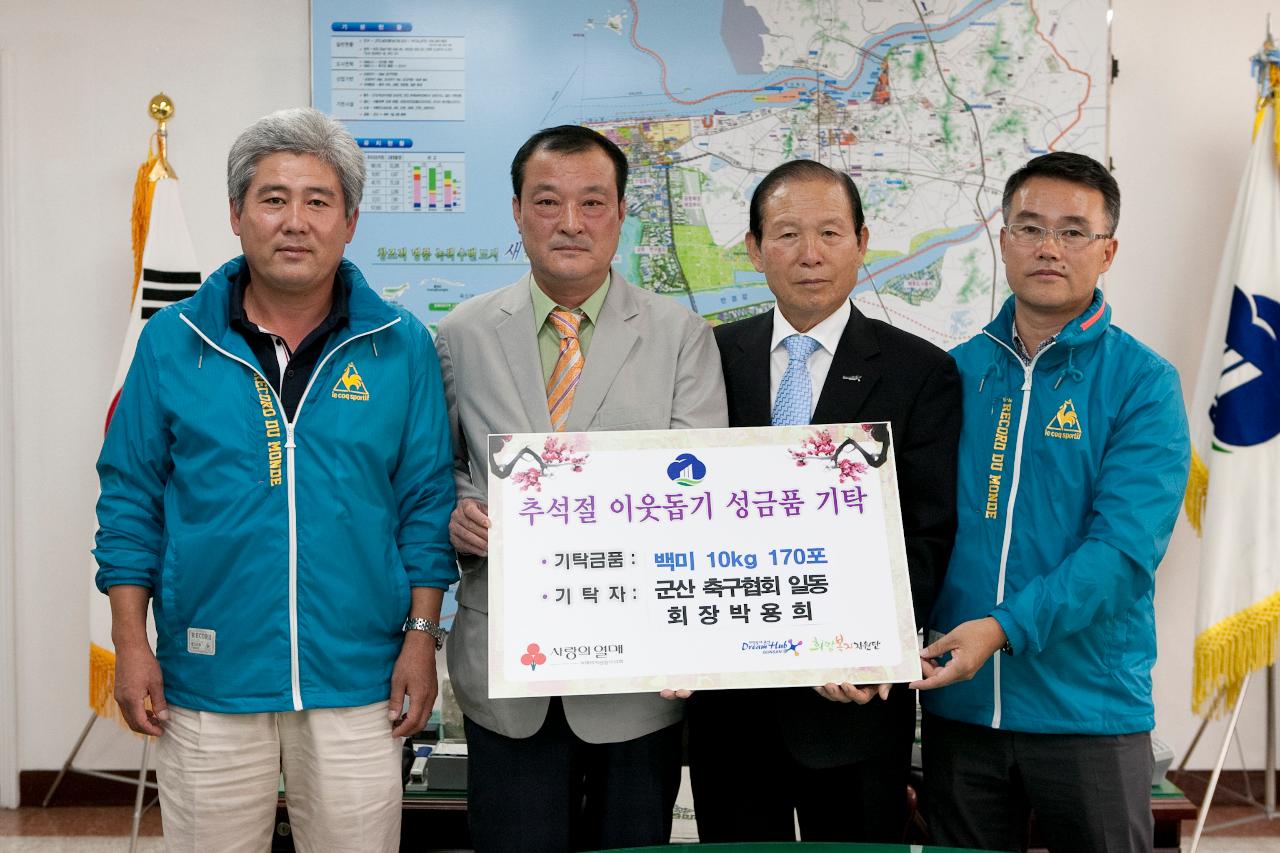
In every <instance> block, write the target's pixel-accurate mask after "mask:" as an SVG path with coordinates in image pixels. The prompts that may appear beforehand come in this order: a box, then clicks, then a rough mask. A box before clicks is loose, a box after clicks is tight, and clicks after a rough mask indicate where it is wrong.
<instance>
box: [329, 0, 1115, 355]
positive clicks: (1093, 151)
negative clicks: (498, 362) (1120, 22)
mask: <svg viewBox="0 0 1280 853" xmlns="http://www.w3.org/2000/svg"><path fill="white" fill-rule="evenodd" d="M311 9H312V88H313V93H312V98H313V103H314V105H315V106H316V107H317V108H319V109H322V110H324V111H326V112H329V113H331V114H333V115H335V116H337V117H338V118H340V119H342V120H343V121H345V122H346V123H347V124H348V126H349V127H350V128H351V130H352V133H353V134H354V135H355V136H356V137H357V138H358V139H359V140H360V142H361V145H363V146H364V147H365V150H366V153H367V154H368V162H369V184H368V188H367V190H366V193H365V198H364V204H363V206H362V216H361V219H360V225H359V228H358V230H357V233H356V238H355V241H354V242H353V243H352V244H351V246H349V247H348V252H347V255H348V257H350V258H351V259H352V260H353V261H355V262H356V263H357V264H358V265H359V266H360V267H361V269H363V270H364V272H365V274H366V275H367V276H368V277H369V280H370V282H371V283H372V284H373V285H374V287H375V289H377V290H379V291H380V292H381V293H382V295H383V296H384V297H385V298H387V299H393V300H396V301H398V302H400V303H401V304H403V305H404V306H405V307H407V308H409V309H410V310H411V311H413V312H414V313H416V314H417V315H418V316H419V317H421V318H422V319H423V320H424V321H425V322H427V323H428V324H429V325H433V324H435V323H436V322H438V321H439V319H440V318H441V317H442V316H443V315H444V314H445V313H446V312H448V311H449V309H450V308H452V307H453V306H455V305H457V304H458V303H459V302H461V301H462V300H464V299H466V298H468V297H470V296H474V295H476V294H478V293H483V292H485V291H488V290H491V289H494V288H496V287H500V286H502V285H505V284H508V283H510V282H512V281H514V280H515V279H516V278H517V277H519V276H520V275H521V274H522V273H523V271H524V270H525V269H526V268H527V260H526V258H525V255H524V252H523V247H522V245H521V242H520V237H519V234H518V233H517V231H516V228H515V225H514V223H513V221H512V217H511V182H510V175H509V169H510V164H511V158H512V156H513V155H514V153H515V151H516V148H518V147H519V145H520V143H521V142H522V141H523V140H524V139H525V138H526V137H527V136H528V135H529V134H530V133H532V132H533V131H535V130H537V129H539V128H542V127H546V126H549V125H553V124H566V123H580V124H586V125H589V126H591V127H593V128H596V129H597V130H599V131H600V132H601V133H604V134H606V135H608V136H609V137H610V138H611V139H613V140H614V141H616V142H617V143H618V144H619V145H620V146H621V147H622V149H623V150H624V151H625V152H626V154H627V157H628V159H629V161H630V164H631V168H632V178H631V181H630V185H629V188H628V194H627V201H628V216H627V220H626V223H625V225H624V228H623V234H622V240H621V244H620V245H619V249H618V257H617V263H618V265H619V266H620V268H621V269H622V271H623V273H624V274H626V275H627V276H628V277H629V278H630V279H631V281H633V282H635V283H637V284H639V285H640V286H642V287H646V288H650V289H652V290H655V291H658V292H661V293H665V294H670V295H671V296H672V298H675V299H680V300H682V301H683V302H685V303H686V304H688V305H689V306H691V307H692V308H693V309H694V310H695V311H697V312H698V313H699V314H702V315H704V316H705V317H707V318H708V319H709V320H710V321H712V322H715V323H718V322H725V321H728V320H733V319H737V318H740V317H743V316H747V315H750V314H753V313H756V312H759V311H762V310H765V309H767V308H768V307H769V306H770V305H771V304H772V300H771V297H770V294H769V291H768V288H766V287H765V285H764V280H763V276H761V275H760V274H759V273H757V272H756V271H755V270H754V269H753V268H752V266H751V263H750V260H749V259H748V257H747V254H746V251H745V248H744V246H743V242H742V240H743V235H744V233H745V231H746V226H747V203H748V200H749V199H750V197H751V191H752V190H753V189H754V187H755V185H756V184H757V183H758V182H759V180H760V179H761V177H763V176H764V174H765V173H767V172H768V171H769V169H771V168H772V167H774V166H776V165H777V164H779V163H781V162H783V161H785V160H788V159H791V158H796V157H805V158H811V159H815V160H819V161H821V162H823V163H826V164H827V165H830V166H832V167H833V168H837V169H841V170H845V171H847V172H848V173H849V174H850V175H851V176H852V177H853V179H854V181H855V182H856V183H857V185H858V187H859V189H860V191H861V193H862V196H863V200H864V204H865V208H866V212H867V217H868V225H869V227H870V230H871V244H870V245H871V251H870V252H869V254H868V256H867V264H866V266H865V268H864V269H863V271H862V274H861V276H860V279H859V282H858V286H857V289H856V290H855V295H854V298H855V300H856V301H857V303H858V305H859V307H860V308H861V309H862V310H863V312H864V313H866V314H868V315H869V316H874V317H879V318H881V319H887V320H889V321H890V322H892V323H893V324H895V325H897V326H900V327H902V328H905V329H907V330H909V331H911V332H914V333H916V334H920V335H923V336H924V337H927V338H929V339H930V340H933V341H934V342H936V343H938V344H940V345H942V346H944V347H949V346H952V345H954V344H956V343H957V342H959V341H961V340H963V339H964V338H966V337H968V336H969V335H970V334H972V333H973V332H974V331H975V330H976V329H977V328H978V327H980V326H981V325H982V324H983V323H984V322H985V321H986V320H987V319H988V318H989V317H990V316H991V313H992V306H993V305H995V304H998V303H999V301H1000V300H1001V299H1002V298H1003V296H1004V295H1005V293H1006V292H1007V291H1006V286H1005V284H1004V277H1003V270H1002V268H1001V267H1000V266H999V263H998V255H997V252H996V246H995V240H996V238H997V236H998V230H999V226H1000V215H999V208H1000V189H1001V187H1002V185H1003V182H1004V179H1005V178H1006V177H1007V176H1008V174H1009V173H1010V172H1012V171H1013V170H1014V169H1016V168H1017V167H1018V166H1019V165H1021V164H1022V163H1023V162H1025V161H1026V160H1027V159H1029V158H1030V157H1032V156H1034V155H1036V154H1039V153H1043V152H1045V151H1049V150H1073V151H1080V152H1083V153H1086V154H1090V155H1092V156H1094V157H1097V158H1099V159H1103V158H1104V157H1105V153H1106V124H1105V123H1106V102H1107V85H1108V79H1109V70H1110V59H1109V54H1108V37H1107V10H1108V3H1107V0H1018V2H1014V0H949V2H924V0H917V2H916V3H914V4H913V3H912V2H909V0H881V2H855V0H848V2H836V1H835V0H831V1H830V2H823V3H815V2H812V0H723V2H712V0H708V2H698V3H689V2H682V0H631V2H624V0H601V1H600V2H595V0H557V2H555V3H514V2H510V0H501V2H500V0H469V2H467V3H448V4H446V3H436V2H429V0H428V1H427V2H422V0H415V2H407V0H399V2H397V1H396V0H382V1H381V2H380V0H370V2H360V3H355V2H350V0H313V2H312V5H311Z"/></svg>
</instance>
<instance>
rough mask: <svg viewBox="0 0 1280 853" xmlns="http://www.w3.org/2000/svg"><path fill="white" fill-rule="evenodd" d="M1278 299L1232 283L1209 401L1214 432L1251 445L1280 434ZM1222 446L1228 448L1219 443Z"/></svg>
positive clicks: (1226, 439)
mask: <svg viewBox="0 0 1280 853" xmlns="http://www.w3.org/2000/svg"><path fill="white" fill-rule="evenodd" d="M1278 334H1280V302H1276V301H1275V300H1274V299H1268V298H1267V297H1265V296H1260V295H1258V294H1256V293H1255V294H1252V295H1249V294H1246V293H1245V292H1243V291H1242V290H1240V288H1238V287H1237V288H1236V289H1235V292H1234V293H1232V294H1231V315H1230V318H1229V319H1228V320H1227V341H1226V350H1227V352H1226V358H1225V360H1224V361H1223V364H1224V365H1225V366H1224V367H1223V369H1222V377H1221V379H1220V380H1219V382H1218V396H1217V399H1215V400H1214V402H1213V405H1212V406H1210V407H1209V418H1210V420H1212V421H1213V435H1214V438H1216V439H1218V440H1219V441H1221V442H1222V443H1223V444H1227V445H1232V446H1235V447H1251V446H1253V445H1255V444H1262V443H1263V442H1264V441H1270V440H1271V439H1273V438H1275V437H1276V435H1278V434H1280V342H1278V341H1277V335H1278ZM1219 449H1220V450H1226V449H1227V448H1219Z"/></svg>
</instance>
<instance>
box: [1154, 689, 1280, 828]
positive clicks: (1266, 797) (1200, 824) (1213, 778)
mask: <svg viewBox="0 0 1280 853" xmlns="http://www.w3.org/2000/svg"><path fill="white" fill-rule="evenodd" d="M1252 675H1253V673H1249V674H1247V675H1245V677H1244V681H1243V682H1242V683H1241V685H1240V694H1239V695H1238V696H1237V697H1236V701H1235V705H1234V706H1233V707H1232V709H1231V719H1230V721H1229V722H1228V723H1227V731H1226V734H1224V735H1223V737H1222V748H1221V749H1220V750H1219V751H1218V760H1217V763H1216V764H1214V767H1213V772H1212V774H1211V775H1210V776H1209V786H1208V788H1206V789H1205V793H1204V799H1203V801H1201V803H1200V809H1199V812H1198V813H1197V815H1196V828H1195V833H1194V834H1193V835H1192V836H1191V850H1190V853H1196V850H1197V848H1198V847H1199V846H1200V836H1201V835H1202V834H1203V832H1204V831H1205V825H1204V824H1205V820H1206V819H1207V818H1208V817H1209V806H1210V805H1211V804H1212V803H1213V795H1214V792H1215V790H1216V789H1217V787H1218V777H1219V776H1220V775H1221V774H1222V768H1223V765H1225V764H1226V762H1227V752H1228V751H1229V749H1230V747H1231V740H1232V738H1233V737H1236V724H1237V723H1238V722H1239V719H1240V710H1241V709H1242V708H1243V707H1244V697H1245V695H1246V694H1247V693H1248V692H1249V680H1250V678H1251V677H1252ZM1224 695H1225V691H1224V693H1223V694H1220V695H1219V696H1218V698H1217V700H1215V702H1214V704H1213V709H1216V708H1217V707H1218V705H1219V704H1220V703H1221V701H1222V699H1223V696H1224ZM1212 716H1213V710H1212V709H1211V710H1210V713H1209V716H1206V717H1205V719H1204V720H1203V721H1202V722H1201V723H1200V728H1199V729H1198V730H1197V731H1196V735H1195V737H1194V738H1192V739H1191V745H1190V746H1189V747H1188V748H1187V753H1186V755H1184V756H1183V757H1182V761H1181V762H1180V763H1179V764H1178V772H1179V773H1182V772H1184V770H1185V769H1186V766H1187V762H1188V761H1189V760H1190V759H1191V754H1192V753H1193V752H1194V751H1195V748H1196V744H1197V743H1199V742H1200V736H1201V735H1203V734H1204V730H1205V728H1206V727H1207V726H1208V725H1209V721H1210V719H1211V718H1212ZM1266 732H1267V735H1266V751H1267V757H1266V768H1265V771H1264V774H1265V775H1264V779H1263V802H1261V803H1260V802H1258V801H1257V799H1255V798H1254V796H1253V789H1252V786H1250V784H1249V775H1248V774H1249V769H1248V767H1246V766H1244V762H1243V756H1242V760H1241V769H1242V770H1243V772H1244V774H1245V777H1244V778H1245V793H1243V794H1241V793H1240V792H1238V791H1232V790H1230V789H1224V791H1226V792H1227V793H1230V794H1231V795H1232V796H1234V797H1236V798H1237V799H1240V800H1243V801H1244V802H1245V803H1247V804H1248V805H1249V806H1252V807H1253V808H1256V809H1258V810H1259V811H1260V812H1261V813H1260V814H1256V815H1249V816H1247V817H1242V818H1238V819H1236V820H1231V821H1227V822H1226V823H1221V824H1218V825H1217V826H1212V827H1209V831H1210V832H1213V831H1214V830H1218V829H1227V828H1229V827H1233V826H1240V825H1242V824H1246V823H1253V822H1255V821H1259V820H1275V819H1276V818H1278V817H1280V814H1277V812H1276V666H1275V664H1271V665H1270V666H1268V667H1267V728H1266Z"/></svg>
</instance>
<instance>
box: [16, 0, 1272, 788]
mask: <svg viewBox="0 0 1280 853" xmlns="http://www.w3.org/2000/svg"><path fill="white" fill-rule="evenodd" d="M3 2H4V12H3V26H0V50H7V51H9V52H10V53H11V55H12V62H11V64H10V68H11V70H12V72H13V76H14V79H13V82H12V85H11V86H10V87H8V91H11V92H14V93H15V94H16V99H17V103H16V105H15V109H14V110H13V111H12V113H11V115H13V116H14V117H15V118H16V123H17V135H16V140H15V143H14V158H15V162H16V163H17V164H18V166H19V167H18V169H17V170H15V171H16V174H14V175H13V180H12V182H11V186H6V187H4V188H3V192H5V193H7V194H11V196H12V198H13V206H12V209H13V210H15V211H17V212H18V216H17V221H16V223H15V228H14V230H13V233H12V237H13V239H12V241H11V242H10V243H9V245H11V246H13V247H14V248H15V257H14V258H13V259H12V268H13V269H14V270H15V271H16V274H17V275H16V281H18V282H21V287H17V288H15V290H14V292H13V293H12V294H11V298H12V303H13V309H14V323H13V325H14V328H15V329H16V334H15V335H14V338H13V341H12V342H0V358H3V357H6V356H7V354H8V352H9V350H10V346H9V343H11V345H12V352H13V353H14V354H15V361H14V363H13V371H12V372H13V375H14V377H15V381H14V386H13V392H12V393H13V399H14V408H15V410H16V415H17V416H16V431H15V437H16V446H17V448H18V456H19V459H18V461H17V464H16V471H15V481H14V485H15V488H16V493H17V494H18V495H19V498H20V501H19V506H18V507H17V510H16V518H15V519H14V522H15V524H16V530H17V536H16V538H15V541H14V543H13V546H14V549H15V552H16V562H17V589H16V605H17V612H18V618H17V626H16V627H17V637H18V642H17V656H18V661H19V665H18V688H19V698H18V720H17V725H18V735H19V744H20V746H19V753H18V766H19V767H20V768H22V769H48V768H56V767H57V766H59V765H60V764H61V762H62V761H63V759H64V758H65V756H66V753H67V751H68V750H69V748H70V746H71V744H72V742H73V741H74V739H75V737H76V735H77V734H78V732H79V730H80V728H81V726H82V725H83V724H84V721H85V719H86V718H87V715H88V710H87V705H86V700H85V694H86V686H85V677H86V670H87V660H86V658H87V655H86V650H87V645H88V637H87V630H86V628H85V625H84V622H85V619H86V613H87V601H88V597H89V595H90V594H91V593H90V584H89V576H90V568H91V566H90V558H89V555H88V548H89V547H90V545H91V538H92V511H93V501H94V498H95V493H96V483H95V479H94V474H93V462H94V459H95V457H96V454H97V449H98V445H99V443H100V441H101V427H102V416H103V411H104V406H105V404H106V396H107V389H108V386H109V384H110V382H111V379H112V375H113V372H114V369H115V361H116V358H117V355H118V352H119V347H120V341H121V338H122V335H123V332H124V321H125V311H126V308H127V305H126V301H127V291H126V288H127V283H128V281H129V278H130V275H131V274H132V267H131V256H130V254H129V248H128V245H129V198H130V192H131V188H132V183H133V175H134V169H135V168H136V166H137V164H138V162H140V160H141V159H142V157H143V156H144V155H145V153H146V152H145V144H146V138H147V135H148V134H149V133H150V131H151V129H152V127H153V125H152V122H151V120H150V119H149V118H148V117H147V116H146V103H147V100H148V99H149V98H150V97H151V95H153V94H154V93H155V92H157V91H159V90H160V89H164V90H165V91H166V92H168V94H169V95H170V96H172V98H173V99H174V102H175V104H176V106H177V115H176V116H175V118H174V121H173V123H172V127H171V149H170V151H171V160H172V162H173V163H174V166H175V167H176V169H177V170H178V173H179V175H180V176H181V178H182V187H183V190H182V192H183V200H184V203H185V209H186V214H187V221H188V224H189V226H190V229H191V232H192V237H193V240H194V242H195V247H196V251H197V253H198V256H199V258H200V262H201V266H202V268H204V269H205V270H206V271H208V270H209V269H212V268H213V267H214V266H216V265H217V264H219V263H221V262H222V261H223V260H225V259H227V258H229V257H231V256H232V255H234V254H236V253H237V251H238V247H237V244H236V242H235V240H234V238H233V237H232V235H231V233H230V231H229V229H228V227H227V213H226V201H225V197H226V196H225V190H224V187H223V185H222V181H223V168H224V162H225V159H224V158H225V156H226V152H227V148H228V147H229V145H230V143H231V141H232V139H233V137H234V136H235V134H236V133H237V132H238V131H239V130H240V129H241V128H242V127H244V126H245V125H246V124H248V123H249V122H250V121H252V120H253V119H254V118H256V117H258V116H260V115H262V114H264V113H266V112H269V111H271V110H274V109H278V108H281V107H285V106H293V105H298V104H305V103H307V102H308V101H309V84H308V79H309V71H308V57H309V44H308V35H307V33H308V5H307V3H306V2H305V0H224V2H220V3H199V4H197V3H195V2H193V0H132V2H130V3H127V4H126V3H98V2H89V0H49V1H48V2H44V3H16V2H9V0H3ZM1116 5H1117V9H1116V15H1115V23H1114V41H1113V49H1114V52H1115V54H1116V55H1117V56H1118V57H1119V59H1120V63H1121V75H1120V79H1119V80H1118V81H1117V83H1116V84H1115V88H1114V90H1113V97H1112V122H1113V123H1112V132H1111V140H1112V141H1111V149H1112V153H1113V156H1114V159H1115V163H1116V167H1117V172H1116V175H1117V178H1118V179H1119V181H1120V184H1121V187H1122V189H1123V192H1124V197H1125V205H1124V215H1123V217H1122V225H1121V230H1120V238H1121V251H1120V253H1119V257H1118V259H1117V262H1116V265H1115V267H1114V268H1113V271H1112V273H1111V274H1110V279H1109V291H1110V292H1109V297H1110V299H1111V301H1112V304H1113V306H1114V308H1115V316H1116V319H1117V322H1119V323H1120V324H1121V325H1123V326H1124V327H1126V328H1127V329H1128V330H1129V331H1131V332H1133V333H1134V334H1136V335H1137V336H1138V337H1140V338H1142V339H1143V340H1144V341H1146V342H1147V343H1149V344H1151V345H1152V346H1154V347H1155V348H1156V349H1157V350H1158V351H1160V352H1162V353H1163V354H1165V355H1166V356H1168V357H1169V358H1170V359H1171V360H1172V361H1173V362H1174V364H1175V365H1177V367H1178V369H1179V371H1180V372H1181V373H1182V375H1183V377H1184V382H1189V381H1191V377H1193V376H1194V374H1195V370H1196V367H1197V365H1198V362H1199V358H1200V349H1201V346H1202V343H1203V340H1202V334H1203V328H1202V322H1201V318H1202V317H1203V316H1204V314H1205V313H1206V312H1207V310H1208V306H1209V301H1210V290H1211V288H1212V286H1213V281H1214V275H1215V272H1216V269H1217V264H1218V259H1219V252H1220V250H1221V244H1222V240H1223V238H1224V236H1225V234H1226V228H1227V220H1228V217H1229V215H1230V209H1231V204H1232V201H1233V197H1234V193H1235V189H1236V182H1237V181H1238V179H1239V176H1240V173H1241V171H1242V168H1243V164H1244V159H1245V154H1246V149H1247V147H1248V143H1249V131H1250V126H1251V120H1252V115H1253V112H1252V111H1253V89H1252V84H1251V82H1250V80H1249V78H1248V64H1247V59H1248V56H1249V55H1250V54H1251V53H1252V52H1253V51H1254V50H1255V49H1256V48H1257V47H1258V45H1259V43H1260V41H1261V39H1262V35H1263V27H1264V24H1265V16H1266V13H1267V12H1268V11H1270V10H1271V8H1272V7H1271V6H1270V5H1269V4H1267V3H1266V2H1263V0H1232V2H1230V3H1220V4H1217V5H1216V6H1215V7H1214V16H1213V17H1212V18H1210V17H1209V16H1208V15H1207V14H1206V13H1205V12H1204V9H1205V6H1204V5H1203V4H1200V3H1196V4H1192V3H1189V2H1181V0H1180V2H1176V3H1175V2H1169V0H1165V2H1160V1H1159V0H1133V2H1126V0H1116ZM1275 8H1276V10H1277V11H1280V0H1278V2H1277V3H1276V5H1275ZM1277 20H1278V21H1280V16H1278V18H1277ZM161 33H163V35H161ZM712 37H714V36H712ZM0 286H3V285H0ZM1185 391H1186V393H1187V395H1188V396H1190V394H1191V391H1192V389H1191V388H1189V387H1188V388H1185ZM3 474H4V472H0V475H3ZM2 527H3V525H0V528H2ZM1196 570H1197V569H1196V540H1195V537H1194V535H1193V534H1191V532H1190V530H1189V528H1187V526H1186V524H1185V522H1179V527H1178V530H1177V532H1176V533H1175V536H1174V540H1173V545H1172V547H1171V549H1170V553H1169V557H1168V558H1167V560H1166V561H1165V564H1164V566H1163V567H1162V568H1161V570H1160V575H1159V586H1158V591H1157V611H1158V614H1159V634H1160V649H1161V657H1160V661H1159V663H1158V664H1157V666H1156V672H1155V678H1156V706H1157V718H1158V728H1157V733H1158V734H1159V735H1160V736H1162V737H1163V738H1164V739H1165V740H1167V741H1168V742H1169V743H1170V744H1171V745H1172V746H1173V747H1174V749H1175V750H1177V751H1179V752H1181V751H1182V750H1183V749H1184V748H1185V747H1186V745H1187V744H1188V742H1189V741H1190V739H1191V736H1192V734H1193V732H1194V730H1195V726H1196V722H1197V721H1196V720H1195V718H1193V717H1192V716H1191V714H1190V711H1189V709H1188V704H1189V699H1188V697H1189V686H1190V677H1191V676H1190V654H1191V632H1192V630H1193V620H1194V608H1195V593H1196ZM3 594H5V591H4V590H0V595H3ZM93 594H95V595H96V594H97V593H96V592H95V593H93ZM1253 698H1254V701H1252V702H1251V703H1250V707H1249V708H1248V710H1247V711H1246V716H1245V717H1244V720H1243V727H1244V743H1245V749H1246V752H1247V755H1248V756H1249V757H1250V764H1251V765H1252V766H1255V767H1260V766H1261V765H1262V748H1263V739H1262V732H1263V719H1262V714H1263V705H1262V702H1261V699H1262V696H1261V691H1259V692H1257V693H1256V694H1255V696H1254V697H1253ZM0 707H3V706H0ZM98 728H99V730H98V731H97V732H96V733H95V735H94V737H93V738H92V739H91V740H90V742H89V743H88V744H87V746H86V748H85V751H84V753H83V755H82V760H83V761H84V762H85V763H87V764H91V765H96V766H99V767H127V766H129V765H130V764H133V763H135V762H136V761H137V754H138V750H139V749H140V746H139V744H138V743H137V742H136V741H134V740H133V739H132V738H131V737H130V736H128V735H125V734H121V733H119V732H118V731H115V730H113V729H112V728H111V727H109V726H107V725H102V726H99V727H98ZM1216 730H1217V729H1215V731H1216ZM1212 753H1213V750H1212V749H1210V748H1208V747H1207V746H1206V747H1201V751H1200V752H1199V753H1198V754H1197V756H1196V757H1195V760H1193V762H1192V763H1193V766H1199V767H1204V766H1207V765H1208V764H1209V763H1210V762H1211V760H1212V757H1213V756H1212ZM0 764H2V763H0Z"/></svg>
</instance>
